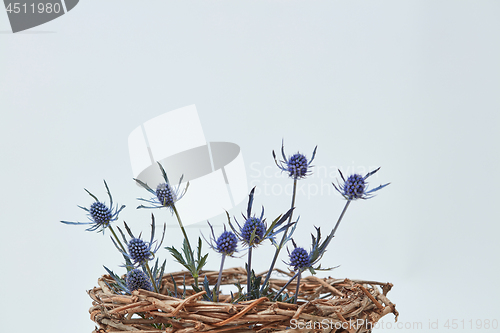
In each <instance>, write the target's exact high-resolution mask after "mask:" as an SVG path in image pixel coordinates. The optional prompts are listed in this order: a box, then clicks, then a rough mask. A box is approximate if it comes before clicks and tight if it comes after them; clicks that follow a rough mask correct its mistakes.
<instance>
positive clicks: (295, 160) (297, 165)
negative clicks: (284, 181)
mask: <svg viewBox="0 0 500 333" xmlns="http://www.w3.org/2000/svg"><path fill="white" fill-rule="evenodd" d="M308 167H309V162H308V161H307V158H306V157H305V156H304V155H302V154H300V153H297V154H294V155H292V157H290V158H289V159H288V161H287V171H288V175H289V176H290V177H291V178H293V179H299V178H304V177H305V176H306V175H307V171H309V170H308Z"/></svg>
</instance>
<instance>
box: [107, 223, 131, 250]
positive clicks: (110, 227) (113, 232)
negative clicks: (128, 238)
mask: <svg viewBox="0 0 500 333" xmlns="http://www.w3.org/2000/svg"><path fill="white" fill-rule="evenodd" d="M109 230H111V233H112V234H113V236H114V237H115V239H116V241H117V242H118V244H119V245H120V247H121V248H122V250H123V252H125V253H126V252H127V251H126V250H125V247H124V246H123V244H122V242H120V239H119V238H118V236H116V233H115V231H114V230H113V227H112V226H111V225H110V226H109Z"/></svg>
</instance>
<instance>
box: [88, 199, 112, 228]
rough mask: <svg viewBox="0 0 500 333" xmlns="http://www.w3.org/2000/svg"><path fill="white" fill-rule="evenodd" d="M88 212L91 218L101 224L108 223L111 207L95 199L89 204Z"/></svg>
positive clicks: (110, 216) (110, 217)
mask: <svg viewBox="0 0 500 333" xmlns="http://www.w3.org/2000/svg"><path fill="white" fill-rule="evenodd" d="M89 214H90V217H91V218H92V220H94V221H95V222H96V223H98V224H102V225H108V223H109V221H111V219H112V218H113V213H112V212H111V209H109V208H108V207H107V206H106V205H105V204H103V203H102V202H100V201H96V202H94V203H93V204H92V205H90V210H89Z"/></svg>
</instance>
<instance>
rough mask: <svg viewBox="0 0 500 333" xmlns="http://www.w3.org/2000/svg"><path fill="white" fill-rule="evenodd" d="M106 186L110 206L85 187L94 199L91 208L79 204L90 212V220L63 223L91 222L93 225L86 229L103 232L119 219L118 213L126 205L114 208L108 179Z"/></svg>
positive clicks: (80, 223) (79, 223)
mask: <svg viewBox="0 0 500 333" xmlns="http://www.w3.org/2000/svg"><path fill="white" fill-rule="evenodd" d="M104 186H105V187H106V191H107V192H108V197H109V207H108V206H106V204H105V203H103V202H101V201H99V199H97V197H96V196H95V195H93V194H92V193H90V192H89V191H88V190H87V189H84V190H85V191H86V192H87V193H88V194H89V195H90V196H91V197H92V198H93V199H94V200H95V202H93V203H92V204H91V205H90V208H87V207H82V206H78V207H80V208H81V209H83V210H84V211H86V212H87V213H88V214H87V215H88V219H89V220H90V222H68V221H61V222H62V223H65V224H73V225H85V224H90V225H91V227H90V228H88V229H86V231H95V230H97V232H103V233H104V229H106V228H107V227H108V226H109V224H110V223H111V222H113V221H116V220H118V214H119V213H120V212H121V211H122V209H123V208H125V205H123V206H121V207H120V208H118V205H116V207H114V208H113V198H112V196H111V192H110V191H109V188H108V184H107V183H106V181H104Z"/></svg>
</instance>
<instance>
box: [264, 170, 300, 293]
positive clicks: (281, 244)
mask: <svg viewBox="0 0 500 333" xmlns="http://www.w3.org/2000/svg"><path fill="white" fill-rule="evenodd" d="M296 192H297V179H294V180H293V192H292V205H291V206H290V209H291V208H293V207H294V205H295V193H296ZM292 215H293V211H292V212H291V213H290V217H289V218H288V225H290V222H291V221H292ZM289 227H290V226H288V227H287V228H286V229H285V231H284V232H283V237H282V238H281V242H280V244H279V246H278V247H277V248H276V252H275V253H274V258H273V261H272V262H271V267H270V268H269V271H268V272H267V275H266V279H265V280H264V283H262V287H261V289H260V291H261V292H262V291H264V288H265V286H266V284H267V282H268V281H269V278H270V277H271V274H272V272H273V269H274V265H276V260H277V259H278V255H279V253H280V251H281V248H282V247H283V245H284V243H285V239H286V236H287V233H288V228H289Z"/></svg>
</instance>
